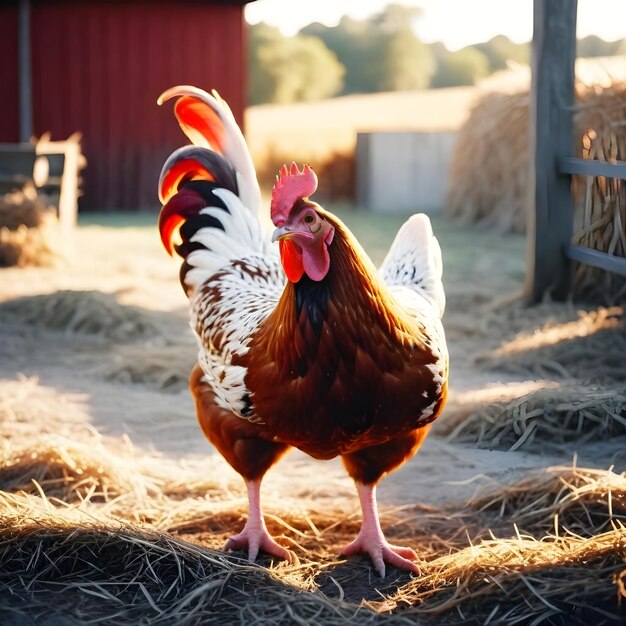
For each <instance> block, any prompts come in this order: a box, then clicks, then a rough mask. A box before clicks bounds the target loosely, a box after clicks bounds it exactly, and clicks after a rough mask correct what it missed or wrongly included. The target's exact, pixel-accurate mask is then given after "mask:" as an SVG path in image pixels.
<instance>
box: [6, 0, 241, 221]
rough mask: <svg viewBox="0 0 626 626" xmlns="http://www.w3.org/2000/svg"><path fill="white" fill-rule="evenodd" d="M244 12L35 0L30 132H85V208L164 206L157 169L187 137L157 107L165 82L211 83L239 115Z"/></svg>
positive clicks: (167, 110) (194, 5)
mask: <svg viewBox="0 0 626 626" xmlns="http://www.w3.org/2000/svg"><path fill="white" fill-rule="evenodd" d="M242 19H243V17H242V7H241V6H233V5H216V4H213V3H210V2H202V3H198V2H150V3H148V2H141V1H135V2H125V3H110V2H41V1H39V2H38V1H37V0H35V1H34V2H33V3H32V17H31V38H32V75H33V85H32V91H33V127H34V132H35V134H36V135H40V134H42V133H44V132H46V131H50V132H52V136H53V139H62V138H65V137H67V136H68V135H70V134H72V133H73V132H75V131H80V132H81V133H82V134H83V150H84V152H85V154H86V156H87V161H88V166H87V169H86V170H84V172H83V177H84V180H85V184H84V189H85V197H84V198H83V199H82V200H81V208H91V209H105V210H106V209H137V208H150V207H155V208H156V207H157V206H158V199H157V197H156V183H157V179H158V175H159V171H160V167H161V165H162V163H163V161H164V159H165V158H166V157H167V155H168V154H169V153H170V152H171V151H172V150H173V149H175V148H176V147H178V146H179V145H181V144H182V143H186V142H187V139H186V137H185V136H184V135H183V134H182V132H181V131H180V129H179V127H178V124H177V123H176V120H175V118H174V117H173V115H172V110H171V108H172V105H171V103H166V104H165V105H164V106H163V107H157V105H156V99H157V97H158V95H159V94H160V93H161V92H162V91H163V90H165V89H166V88H168V87H170V86H173V85H176V84H191V85H196V86H198V87H202V88H205V89H207V90H210V89H212V88H215V89H217V90H218V91H219V92H220V94H221V95H222V96H223V97H224V98H225V99H226V100H227V101H228V102H229V103H230V105H231V108H232V109H233V112H234V114H235V116H236V117H238V119H239V120H241V117H242V112H243V94H244V86H243V52H244V51H243V41H242V39H243V27H242ZM2 30H4V28H3V29H2ZM3 71H4V70H3ZM16 128H17V126H16ZM4 135H5V133H4V132H3V133H2V136H1V137H0V141H6V140H8V139H6V138H5V136H4Z"/></svg>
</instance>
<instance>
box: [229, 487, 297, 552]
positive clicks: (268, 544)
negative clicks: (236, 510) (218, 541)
mask: <svg viewBox="0 0 626 626" xmlns="http://www.w3.org/2000/svg"><path fill="white" fill-rule="evenodd" d="M246 488H247V489H248V521H247V522H246V525H245V526H244V528H243V530H242V531H241V533H239V534H238V535H235V536H234V537H231V538H230V539H228V541H227V542H226V543H225V544H224V550H241V549H243V548H246V547H247V548H248V561H250V563H254V562H255V561H256V557H257V555H258V554H259V550H263V552H267V553H268V554H273V555H274V556H277V557H279V558H281V559H285V560H286V561H289V562H290V563H293V561H294V555H293V553H292V552H290V551H289V550H287V549H286V548H283V547H282V546H281V545H279V544H277V543H276V542H275V541H274V540H273V539H272V537H271V536H270V534H269V532H268V531H267V528H266V526H265V520H264V519H263V511H262V510H261V480H260V479H259V480H246Z"/></svg>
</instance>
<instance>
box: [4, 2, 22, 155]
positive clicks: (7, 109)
mask: <svg viewBox="0 0 626 626" xmlns="http://www.w3.org/2000/svg"><path fill="white" fill-rule="evenodd" d="M17 71H18V70H17V8H16V6H12V5H9V6H7V5H3V4H0V142H2V141H6V142H8V143H15V142H16V141H18V140H19V118H18V102H19V100H18V92H17V89H18V84H17V80H18V75H17Z"/></svg>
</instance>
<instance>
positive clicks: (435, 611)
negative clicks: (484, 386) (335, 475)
mask: <svg viewBox="0 0 626 626" xmlns="http://www.w3.org/2000/svg"><path fill="white" fill-rule="evenodd" d="M2 391H3V396H2V397H4V398H7V397H10V398H12V401H8V400H5V401H4V403H3V404H2V405H1V406H0V431H1V432H2V434H5V433H9V434H10V433H11V432H13V429H14V428H15V426H16V425H21V433H20V436H19V437H7V438H6V439H5V443H4V444H3V454H2V459H3V460H2V462H1V463H0V485H1V487H2V491H0V587H1V588H3V589H4V590H5V591H6V592H8V593H5V594H4V595H3V597H2V602H3V606H4V608H5V610H6V611H9V613H6V614H7V615H9V614H13V615H15V616H17V617H16V619H19V616H29V617H30V618H34V619H36V618H37V617H41V616H43V615H46V616H50V614H51V612H52V616H53V617H54V616H55V615H62V616H64V617H65V618H69V619H73V620H76V621H79V622H85V621H89V622H92V623H98V622H104V623H125V624H139V623H145V622H146V621H148V622H150V623H164V624H169V623H199V622H201V623H218V622H221V623H232V622H236V621H240V622H245V623H254V624H266V623H267V624H269V623H272V624H274V623H285V624H291V623H324V624H346V623H366V624H367V623H371V624H377V623H379V622H385V623H391V624H396V623H397V624H408V623H415V622H419V623H433V624H457V623H458V624H461V623H476V624H479V623H481V624H482V623H485V622H486V621H487V620H489V623H496V624H511V623H530V622H531V621H532V620H540V619H548V618H549V619H550V620H551V623H567V624H587V623H590V621H592V622H593V623H599V624H601V623H611V622H618V621H619V620H620V619H621V618H622V617H623V615H622V614H621V613H620V610H621V609H620V606H619V604H618V598H621V597H624V596H625V595H626V594H625V592H624V587H623V583H624V576H625V572H626V564H625V560H626V530H625V529H624V527H623V525H622V524H623V523H624V521H626V475H623V474H615V473H613V472H611V471H604V470H588V469H581V468H576V467H556V468H551V469H550V470H548V471H545V472H539V473H536V474H533V475H529V476H526V477H525V478H524V479H522V480H521V481H520V482H518V483H515V484H513V485H502V486H498V487H495V488H492V489H491V490H490V491H488V492H486V493H485V492H483V493H482V494H480V495H478V496H475V497H473V498H471V499H469V500H467V501H466V502H465V503H459V504H454V503H451V504H446V505H442V506H439V507H434V506H420V505H411V506H405V507H401V508H396V509H387V510H385V511H383V515H382V518H383V524H384V525H385V528H386V529H387V534H388V536H389V538H390V540H392V541H396V542H399V543H401V544H410V545H413V546H414V547H416V548H417V549H418V552H419V554H420V557H421V559H422V562H421V567H422V576H420V577H418V578H412V577H411V576H410V575H409V574H408V573H406V572H396V571H393V570H391V571H390V572H389V573H388V575H387V577H386V578H385V579H384V580H379V579H378V578H376V577H375V576H374V575H373V573H372V570H371V567H370V564H369V561H368V560H367V559H366V558H358V559H351V560H350V561H348V562H346V561H344V560H342V559H338V558H337V554H338V551H339V548H340V547H341V546H342V545H343V544H344V543H345V542H347V541H349V540H350V539H351V538H352V537H353V536H354V534H355V533H356V532H357V530H358V526H359V516H358V514H356V512H355V511H346V510H345V508H344V503H343V502H342V501H340V500H339V499H335V500H334V501H332V500H331V501H330V502H329V504H328V506H325V507H324V509H323V510H320V507H319V503H316V501H315V500H307V499H304V500H303V501H300V502H298V503H297V505H296V504H295V503H294V502H293V501H290V500H289V498H286V499H284V500H282V501H270V502H269V503H268V504H267V509H268V514H267V520H268V526H269V528H270V531H271V532H273V533H274V534H275V535H276V536H277V537H278V539H279V541H281V542H283V543H285V544H287V545H289V546H290V547H292V548H294V550H296V552H297V553H298V555H299V557H300V561H299V562H298V563H295V564H292V565H289V564H286V563H273V562H272V561H271V559H269V558H268V557H263V558H262V559H261V563H260V565H259V566H251V565H249V564H247V563H246V562H245V561H243V560H241V557H242V556H243V555H241V554H233V555H226V554H223V553H222V552H220V551H219V548H220V546H221V545H222V543H223V541H224V540H225V538H226V537H227V536H229V535H230V534H232V533H233V532H234V531H235V530H236V529H237V528H239V527H240V526H241V524H242V523H243V518H244V517H245V504H244V502H245V500H244V499H243V498H242V491H241V490H240V488H238V487H229V486H228V485H225V484H224V482H223V480H222V479H221V477H220V473H219V469H218V468H217V467H215V468H214V471H213V475H212V476H210V477H208V478H206V477H203V478H201V474H200V472H199V471H198V468H197V467H194V466H193V464H191V465H186V466H185V465H183V466H180V465H178V464H175V463H173V462H171V461H169V460H167V459H163V458H159V457H155V456H152V455H146V454H145V453H143V454H140V453H139V452H138V451H136V450H135V449H133V447H132V446H131V445H130V443H129V442H121V441H118V440H115V439H109V438H105V437H102V436H100V435H98V434H97V433H95V432H94V431H93V430H92V429H91V428H90V427H89V426H88V423H87V420H88V415H87V413H86V411H85V407H84V406H82V405H81V399H80V398H75V397H72V396H65V395H62V394H57V393H56V392H53V391H52V390H49V389H46V388H44V387H41V386H39V385H38V384H37V383H36V381H33V380H21V381H18V382H16V383H13V384H12V385H8V384H6V385H5V388H4V389H3V390H2ZM59 406H63V407H65V408H66V409H67V412H68V413H69V416H70V419H69V420H68V421H67V422H65V425H63V422H61V421H59V422H58V424H57V425H56V426H55V427H54V429H53V430H54V433H53V434H51V433H50V432H48V433H46V432H41V433H40V429H39V425H40V424H45V423H46V422H47V421H48V419H49V417H50V415H51V414H52V413H53V412H54V411H55V409H58V407H59ZM26 416H27V417H28V421H25V417H26ZM44 430H45V429H44ZM24 442H28V443H27V444H26V443H24ZM620 615H621V617H620Z"/></svg>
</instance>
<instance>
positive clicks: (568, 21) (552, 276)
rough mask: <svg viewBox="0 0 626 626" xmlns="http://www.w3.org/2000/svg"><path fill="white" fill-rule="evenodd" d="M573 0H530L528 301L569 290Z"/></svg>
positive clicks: (559, 296) (564, 294) (559, 295)
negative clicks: (563, 169) (565, 168)
mask: <svg viewBox="0 0 626 626" xmlns="http://www.w3.org/2000/svg"><path fill="white" fill-rule="evenodd" d="M576 12H577V0H534V33H533V49H532V83H531V98H530V133H531V136H530V165H529V167H530V177H529V182H530V185H529V186H530V189H529V206H528V244H527V245H528V247H527V255H526V280H525V285H524V294H525V297H526V299H527V300H528V301H529V302H532V303H535V302H539V301H541V299H542V298H543V296H544V294H545V293H546V292H549V293H550V295H551V297H552V298H554V299H556V300H563V299H565V298H566V297H567V295H568V293H569V286H570V262H569V260H568V259H567V258H566V256H565V247H566V246H568V245H569V244H570V240H571V237H572V227H573V226H572V222H573V202H572V193H571V177H570V176H569V175H568V174H562V173H560V172H559V160H560V159H561V158H564V157H567V156H571V154H572V152H573V123H572V109H573V104H574V62H575V60H576Z"/></svg>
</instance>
